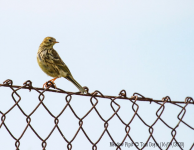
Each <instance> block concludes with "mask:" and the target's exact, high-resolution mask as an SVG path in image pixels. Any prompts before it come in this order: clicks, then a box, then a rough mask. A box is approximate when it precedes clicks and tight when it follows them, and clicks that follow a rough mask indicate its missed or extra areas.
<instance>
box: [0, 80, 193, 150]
mask: <svg viewBox="0 0 194 150" xmlns="http://www.w3.org/2000/svg"><path fill="white" fill-rule="evenodd" d="M0 87H9V88H11V90H12V91H13V92H12V99H13V100H14V102H15V104H14V105H13V106H12V107H11V108H10V109H9V110H7V111H6V112H4V113H3V112H1V111H0V114H1V122H0V129H1V127H2V126H4V127H5V128H6V130H7V132H8V133H9V134H10V135H11V137H12V138H13V139H14V140H15V147H16V150H19V146H20V140H21V138H22V137H23V135H24V134H25V132H26V130H27V128H30V129H31V130H32V131H33V132H34V134H35V135H36V136H37V137H38V138H39V139H40V140H41V141H42V149H43V150H46V146H47V140H48V138H49V137H50V136H51V134H52V133H53V131H54V130H56V129H57V130H58V131H59V133H60V134H61V136H62V138H63V139H64V140H65V141H66V143H67V149H68V150H71V149H72V142H73V141H74V140H75V138H76V136H77V135H78V133H79V132H80V131H82V132H83V133H84V135H85V136H86V138H87V139H88V141H89V142H90V143H91V145H92V150H97V144H98V143H99V141H100V140H101V139H102V137H103V135H104V134H105V132H107V134H108V136H109V137H110V139H111V140H112V142H113V143H114V145H115V146H116V150H121V149H122V147H121V146H122V144H123V143H124V141H125V140H126V139H127V138H129V139H130V140H131V142H132V143H133V144H134V146H135V147H136V149H138V150H140V149H144V148H145V146H146V144H147V143H148V142H149V140H150V139H151V138H152V139H153V140H154V142H155V143H156V145H157V147H158V148H159V149H160V150H162V147H161V146H160V145H158V144H157V141H156V140H155V138H154V136H153V126H154V125H155V124H156V122H157V121H158V120H160V121H162V122H163V123H164V124H165V126H167V127H168V128H169V129H171V135H172V139H171V141H169V145H168V147H167V148H166V149H169V147H170V145H171V144H172V142H173V141H175V142H176V143H177V145H178V148H179V149H181V150H183V148H182V147H181V146H180V145H179V142H178V141H177V139H176V138H175V137H176V134H177V131H176V129H177V128H178V127H179V124H180V123H183V124H185V125H186V126H187V127H188V128H190V129H191V130H194V127H192V126H190V125H189V124H187V123H186V122H185V121H183V117H184V115H185V113H186V107H187V106H188V105H189V104H194V100H193V98H191V97H186V98H185V101H172V100H171V99H170V97H169V96H166V97H164V98H163V99H162V100H154V99H152V98H147V97H144V96H143V95H141V94H139V93H134V94H133V96H132V97H127V93H126V91H125V90H121V91H120V93H119V95H118V96H106V95H103V94H102V93H101V92H100V91H94V92H93V93H89V89H88V88H87V87H84V88H85V89H86V91H87V94H81V93H80V92H67V91H64V90H62V89H59V88H55V89H54V90H53V89H50V88H51V87H54V85H53V84H52V82H47V88H46V89H44V88H37V87H33V86H32V82H31V81H30V80H28V81H26V82H24V84H23V86H16V85H13V81H12V80H10V79H8V80H6V81H4V82H3V84H0ZM21 89H29V90H30V91H31V90H35V91H36V92H38V93H39V96H38V99H39V101H40V102H39V104H38V105H37V106H36V107H35V108H34V110H33V111H32V112H31V113H30V114H29V115H27V114H26V113H25V112H24V111H23V110H22V108H21V107H20V105H19V102H20V100H21V97H20V95H19V94H18V90H21ZM45 92H55V93H65V94H67V95H66V97H65V100H66V102H67V103H66V105H65V106H64V108H63V109H62V111H61V112H60V113H59V114H58V116H54V115H53V114H52V113H51V112H50V111H49V109H48V108H47V107H46V105H45V104H44V103H43V100H44V98H45V96H44V93H45ZM13 94H16V95H17V96H18V98H19V99H18V100H16V99H15V98H14V96H13ZM72 95H79V96H88V97H90V102H91V104H92V107H91V109H90V110H89V111H88V112H87V113H86V114H85V115H84V116H83V117H82V118H79V117H78V115H77V114H76V113H75V111H74V110H73V108H72V107H71V104H70V101H71V99H72ZM98 98H105V99H109V100H110V106H111V108H112V110H113V112H114V113H113V114H112V116H111V117H110V118H109V119H108V120H105V119H103V117H102V116H101V114H100V113H99V111H98V110H97V108H96V105H97V104H98ZM116 99H123V100H128V101H130V102H131V103H132V110H133V112H134V114H133V117H132V118H131V120H130V121H129V122H128V123H126V122H124V121H123V120H122V119H121V117H120V116H119V114H118V111H119V109H120V107H121V106H120V105H119V104H118V103H116V102H115V100H116ZM93 100H95V103H94V102H93ZM137 101H144V102H150V104H151V103H152V102H153V103H156V104H158V105H160V107H159V109H158V110H157V112H156V116H157V119H156V120H155V121H154V123H153V124H152V125H148V124H146V122H145V121H144V120H143V119H142V118H141V117H140V115H139V114H138V109H139V105H138V104H137V103H136V102H137ZM166 103H170V104H173V105H176V106H178V107H180V108H181V111H180V113H179V114H178V116H177V118H178V119H179V122H178V124H177V125H176V126H175V127H171V126H169V125H168V124H167V123H166V122H165V121H164V120H163V119H162V118H161V115H162V113H163V112H164V109H165V104H166ZM113 104H115V105H117V106H118V108H117V109H116V110H115V108H114V107H113ZM179 104H185V105H184V107H183V106H181V105H179ZM40 105H43V107H44V108H45V109H46V110H47V112H48V113H49V114H50V115H51V116H52V117H53V118H54V122H55V125H54V127H53V129H52V130H51V131H50V133H49V134H48V136H47V137H46V138H45V139H43V138H42V137H41V136H40V135H39V134H38V133H37V132H36V131H35V129H34V128H33V127H32V125H31V124H30V122H31V116H32V115H33V113H34V112H35V111H36V110H37V109H38V107H39V106H40ZM16 106H17V107H18V108H19V109H20V111H21V112H22V113H23V115H24V116H25V117H26V122H27V125H26V127H25V129H24V130H23V132H22V134H21V135H20V137H19V138H16V137H15V136H14V135H13V134H12V133H11V131H10V130H9V128H8V127H7V126H6V123H5V120H6V115H7V114H8V113H9V112H10V111H11V110H12V109H13V108H14V107H16ZM67 107H69V108H70V109H71V111H72V112H73V114H74V115H75V117H76V118H77V119H78V120H79V128H78V129H77V132H76V133H75V135H74V136H73V138H72V139H71V140H67V138H66V137H65V135H64V134H63V133H62V131H61V129H60V128H59V126H58V123H59V117H60V116H61V115H62V113H63V112H64V111H65V109H66V108H67ZM92 110H95V111H96V113H97V114H98V116H99V118H100V119H101V120H102V121H103V122H104V130H103V132H102V134H101V136H100V137H99V138H98V140H97V141H95V142H94V141H92V140H91V139H90V137H89V136H88V135H87V133H86V132H85V130H84V129H83V127H82V125H83V119H84V118H86V117H87V115H88V114H89V113H90V112H91V111H92ZM135 116H136V117H138V118H139V119H140V120H141V121H142V122H143V124H144V125H145V126H147V127H148V128H149V134H150V135H149V137H148V138H147V141H146V142H145V145H144V146H143V147H142V148H139V147H138V146H137V145H136V143H135V141H134V140H133V139H132V137H131V136H130V134H129V133H130V129H131V128H130V124H131V122H132V121H133V119H134V117H135ZM113 117H118V119H119V120H120V121H121V122H122V124H123V125H125V132H126V135H125V136H124V138H123V140H122V141H121V142H120V144H118V143H116V141H115V140H114V139H113V137H112V136H111V134H110V132H109V130H108V125H109V124H108V122H109V121H110V120H111V119H112V118H113ZM193 148H194V143H193V145H191V147H190V149H193Z"/></svg>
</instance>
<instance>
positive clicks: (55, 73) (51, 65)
mask: <svg viewBox="0 0 194 150" xmlns="http://www.w3.org/2000/svg"><path fill="white" fill-rule="evenodd" d="M56 43H59V42H57V41H56V39H55V38H53V37H46V38H44V40H43V41H42V43H41V44H40V46H39V49H38V52H37V62H38V65H39V66H40V68H41V69H42V71H43V72H45V73H46V74H47V75H49V76H51V77H54V78H53V79H51V80H49V81H51V82H52V83H53V85H54V86H55V83H54V81H55V80H56V79H58V78H60V77H64V78H66V79H67V80H69V81H70V82H72V83H73V84H74V85H75V86H76V87H77V88H78V89H79V91H80V92H81V93H82V94H84V93H86V90H85V89H84V88H83V87H82V86H81V85H80V84H79V83H78V82H77V81H76V80H75V79H74V78H73V76H72V74H71V72H70V70H69V68H68V67H67V65H66V64H65V63H64V62H63V60H62V59H61V58H60V56H59V54H58V53H57V51H56V50H54V48H53V46H54V45H55V44H56ZM44 87H47V82H46V83H45V84H43V88H44ZM55 87H56V86H55Z"/></svg>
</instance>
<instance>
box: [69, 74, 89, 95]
mask: <svg viewBox="0 0 194 150" xmlns="http://www.w3.org/2000/svg"><path fill="white" fill-rule="evenodd" d="M66 79H67V80H69V81H71V82H72V83H73V84H74V85H75V86H76V87H77V88H78V89H79V90H80V92H81V93H82V94H84V93H86V90H85V89H84V88H83V87H82V86H81V85H80V84H79V83H78V82H77V81H76V80H75V79H74V78H73V77H72V76H70V75H69V76H67V77H66Z"/></svg>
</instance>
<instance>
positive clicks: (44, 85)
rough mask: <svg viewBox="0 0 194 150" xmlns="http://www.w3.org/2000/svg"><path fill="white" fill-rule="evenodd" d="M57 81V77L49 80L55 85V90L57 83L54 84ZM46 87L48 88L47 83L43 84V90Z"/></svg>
mask: <svg viewBox="0 0 194 150" xmlns="http://www.w3.org/2000/svg"><path fill="white" fill-rule="evenodd" d="M56 79H57V77H56V78H54V79H51V80H49V81H51V82H52V83H53V85H54V87H55V88H56V85H55V82H54V81H55V80H56ZM48 84H49V83H48ZM44 87H47V82H46V83H44V84H43V88H44Z"/></svg>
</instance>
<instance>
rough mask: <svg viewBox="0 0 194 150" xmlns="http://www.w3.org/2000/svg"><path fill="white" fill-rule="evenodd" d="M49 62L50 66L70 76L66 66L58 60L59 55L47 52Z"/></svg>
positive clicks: (53, 51)
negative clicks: (54, 66) (50, 62)
mask: <svg viewBox="0 0 194 150" xmlns="http://www.w3.org/2000/svg"><path fill="white" fill-rule="evenodd" d="M48 54H49V55H48V56H49V60H50V61H52V64H54V65H56V66H57V67H58V68H59V69H62V70H63V71H64V72H66V73H68V74H70V75H71V72H70V70H69V68H68V67H67V65H66V64H65V63H64V62H63V60H62V59H61V58H60V56H59V54H58V53H57V52H56V51H55V50H54V49H52V50H49V51H48Z"/></svg>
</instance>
